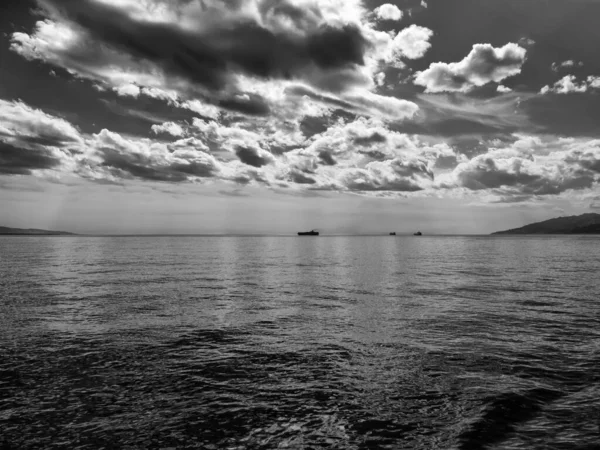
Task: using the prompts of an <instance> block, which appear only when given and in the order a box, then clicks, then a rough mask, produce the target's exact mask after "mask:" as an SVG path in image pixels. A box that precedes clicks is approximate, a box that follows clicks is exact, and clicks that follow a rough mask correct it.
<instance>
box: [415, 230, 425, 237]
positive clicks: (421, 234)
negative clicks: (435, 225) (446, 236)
mask: <svg viewBox="0 0 600 450" xmlns="http://www.w3.org/2000/svg"><path fill="white" fill-rule="evenodd" d="M413 236H423V233H421V232H420V231H417V232H416V233H413Z"/></svg>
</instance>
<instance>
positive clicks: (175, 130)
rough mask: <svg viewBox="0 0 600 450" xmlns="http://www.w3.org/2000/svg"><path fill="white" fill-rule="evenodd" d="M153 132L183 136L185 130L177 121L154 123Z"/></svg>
mask: <svg viewBox="0 0 600 450" xmlns="http://www.w3.org/2000/svg"><path fill="white" fill-rule="evenodd" d="M152 132H153V133H155V134H160V133H166V134H170V135H171V136H179V137H181V136H183V135H184V134H185V130H184V129H183V127H182V126H181V125H179V124H177V123H175V122H165V123H163V124H161V125H152Z"/></svg>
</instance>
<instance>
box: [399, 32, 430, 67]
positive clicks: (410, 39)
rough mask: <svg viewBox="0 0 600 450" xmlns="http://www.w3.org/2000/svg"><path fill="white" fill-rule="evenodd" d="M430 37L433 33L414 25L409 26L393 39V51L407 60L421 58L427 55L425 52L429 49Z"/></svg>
mask: <svg viewBox="0 0 600 450" xmlns="http://www.w3.org/2000/svg"><path fill="white" fill-rule="evenodd" d="M432 36H433V31H431V30H430V29H429V28H425V27H421V26H419V25H414V24H413V25H410V26H409V27H407V28H404V29H403V30H401V31H400V32H399V33H398V34H397V35H396V37H395V38H394V41H393V48H394V51H395V52H396V53H397V54H399V55H401V56H402V57H405V58H408V59H419V58H422V57H423V56H425V53H427V50H429V49H430V48H431V44H430V43H429V39H431V37H432Z"/></svg>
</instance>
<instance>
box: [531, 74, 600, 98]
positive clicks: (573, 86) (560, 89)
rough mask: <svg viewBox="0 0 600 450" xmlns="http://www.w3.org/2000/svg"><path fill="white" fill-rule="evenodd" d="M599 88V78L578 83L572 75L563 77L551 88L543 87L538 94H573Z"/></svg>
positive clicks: (590, 78) (591, 78) (590, 77)
mask: <svg viewBox="0 0 600 450" xmlns="http://www.w3.org/2000/svg"><path fill="white" fill-rule="evenodd" d="M598 88H600V77H595V76H589V77H587V78H586V79H585V80H583V81H581V82H578V81H577V77H575V76H574V75H565V76H564V77H563V78H561V79H560V80H558V81H557V82H556V83H554V85H552V86H544V87H543V88H542V89H541V90H540V94H548V93H554V94H573V93H582V92H587V91H588V90H589V89H598Z"/></svg>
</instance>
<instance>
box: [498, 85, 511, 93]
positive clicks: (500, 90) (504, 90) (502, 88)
mask: <svg viewBox="0 0 600 450" xmlns="http://www.w3.org/2000/svg"><path fill="white" fill-rule="evenodd" d="M496 91H497V92H498V93H500V94H506V93H507V92H512V89H511V88H509V87H507V86H504V85H502V84H499V85H498V87H497V88H496Z"/></svg>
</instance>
